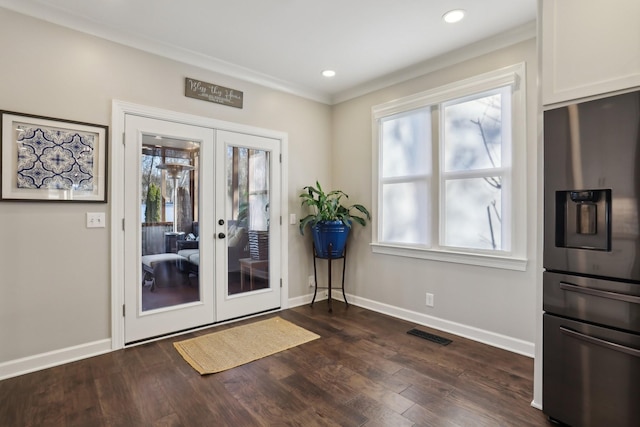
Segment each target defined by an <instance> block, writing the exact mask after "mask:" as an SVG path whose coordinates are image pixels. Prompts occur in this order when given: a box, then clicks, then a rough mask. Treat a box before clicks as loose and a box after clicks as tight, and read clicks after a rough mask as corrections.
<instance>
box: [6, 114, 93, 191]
mask: <svg viewBox="0 0 640 427" xmlns="http://www.w3.org/2000/svg"><path fill="white" fill-rule="evenodd" d="M17 130H18V136H17V142H18V166H17V174H18V176H17V178H18V188H33V189H47V188H49V189H56V190H75V191H93V186H94V182H93V150H94V144H95V142H94V141H95V137H96V136H95V134H93V133H90V132H78V131H72V130H64V129H58V128H48V127H42V126H30V125H27V124H21V125H19V126H18V127H17Z"/></svg>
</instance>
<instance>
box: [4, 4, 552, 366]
mask: <svg viewBox="0 0 640 427" xmlns="http://www.w3.org/2000/svg"><path fill="white" fill-rule="evenodd" d="M0 51H1V52H2V55H0V70H2V77H3V78H2V79H1V80H0V109H5V110H11V111H18V112H23V113H30V114H39V115H43V116H50V117H58V118H63V119H69V120H77V121H85V122H89V123H99V124H106V125H110V124H111V110H110V109H111V101H112V100H113V99H119V100H123V101H130V102H133V103H137V104H142V105H149V106H153V107H158V108H163V109H168V110H174V111H179V112H184V113H189V114H195V115H200V116H206V117H212V118H216V119H219V120H226V121H230V122H236V123H243V124H248V125H252V126H258V127H263V128H268V129H274V130H278V131H284V132H287V133H288V135H289V161H288V168H289V182H288V186H289V194H288V195H287V197H288V200H289V211H290V212H292V213H297V214H298V215H300V214H302V210H301V208H300V204H299V199H298V194H299V192H300V190H301V189H302V187H303V186H305V185H309V184H312V183H314V182H315V181H316V179H318V180H320V182H321V183H323V184H324V185H325V186H326V187H333V188H341V189H343V190H345V191H346V192H347V193H348V194H350V196H351V199H352V201H355V202H360V203H363V204H365V205H367V206H369V207H371V193H372V183H371V150H372V141H371V107H372V106H373V105H377V104H380V103H382V102H386V101H389V100H392V99H395V98H399V97H402V96H406V95H409V94H412V93H415V92H419V91H424V90H427V89H430V88H433V87H437V86H440V85H443V84H446V83H450V82H453V81H456V80H459V79H463V78H466V77H470V76H473V75H475V74H478V73H482V72H486V71H491V70H494V69H496V68H499V67H502V66H506V65H511V64H514V63H518V62H522V61H526V63H527V74H528V82H527V98H528V101H527V102H528V116H527V117H528V119H527V122H528V138H527V158H528V165H527V166H528V175H527V176H528V180H527V209H528V211H529V212H530V213H531V214H530V215H529V225H528V228H527V236H528V240H527V241H528V256H529V264H528V268H527V271H526V272H515V271H506V270H497V269H490V268H483V267H473V266H464V265H460V264H449V263H439V262H434V261H426V260H416V259H405V258H400V257H392V256H386V255H378V254H376V255H374V254H372V253H371V250H370V248H369V247H368V243H369V242H370V235H371V234H370V233H371V228H370V227H367V228H361V227H359V226H356V228H355V232H354V235H355V237H354V240H353V241H352V243H350V247H349V260H348V271H347V278H348V279H347V280H348V283H347V291H348V292H349V293H350V294H354V295H355V296H356V297H357V298H358V299H359V300H360V301H369V302H370V301H374V302H377V303H380V304H387V305H388V306H393V307H395V308H397V309H399V310H403V311H405V312H411V313H418V314H424V315H426V316H433V317H432V319H437V320H439V321H441V323H443V324H451V325H452V324H460V325H462V326H463V327H465V328H467V330H471V328H477V329H478V330H482V331H484V332H487V333H488V334H493V335H496V336H505V337H507V338H508V339H509V340H514V341H522V342H524V343H525V344H527V345H532V344H531V343H533V342H534V341H535V330H536V325H535V319H536V315H535V311H536V306H535V301H536V283H537V274H538V270H539V269H540V263H539V261H538V259H537V248H536V242H537V240H538V238H537V233H538V230H537V226H536V216H537V212H538V210H539V209H541V206H539V201H538V198H537V196H536V194H537V189H536V179H537V178H536V177H537V169H538V167H537V159H538V157H537V147H536V141H537V140H536V105H537V104H536V103H537V99H536V90H535V87H536V69H537V65H536V54H535V52H536V49H535V42H534V41H533V40H531V41H527V42H523V43H520V44H517V45H514V46H512V47H509V48H505V49H502V50H500V51H497V52H495V53H491V54H488V55H484V56H482V57H479V58H477V59H473V60H469V61H467V62H464V63H462V64H459V65H455V66H449V67H447V68H444V69H442V70H440V71H436V72H433V73H430V74H428V75H425V76H422V77H419V78H416V79H413V80H411V81H408V82H405V83H402V84H397V85H394V86H392V87H389V88H386V89H383V90H379V91H377V92H374V93H371V94H369V95H366V96H362V97H359V98H356V99H353V100H351V101H347V102H344V103H341V104H339V105H337V106H334V107H333V108H332V107H329V106H326V105H322V104H319V103H316V102H313V101H309V100H306V99H302V98H299V97H296V96H292V95H288V94H284V93H281V92H277V91H274V90H270V89H266V88H264V87H261V86H257V85H254V84H250V83H246V82H243V81H240V80H237V79H234V78H232V77H228V76H224V75H219V74H215V73H212V72H209V71H205V70H202V69H198V68H196V67H192V66H188V65H184V64H180V63H177V62H175V61H170V60H167V59H163V58H160V57H157V56H154V55H151V54H147V53H144V52H141V51H138V50H134V49H130V48H127V47H124V46H121V45H118V44H115V43H112V42H108V41H105V40H101V39H98V38H95V37H92V36H88V35H85V34H82V33H78V32H74V31H71V30H67V29H64V28H62V27H58V26H55V25H52V24H49V23H46V22H43V21H39V20H35V19H32V18H28V17H25V16H22V15H19V14H15V13H13V12H9V11H7V10H4V9H0ZM187 76H188V77H193V78H196V79H200V80H203V81H208V82H213V83H217V84H220V85H223V86H227V87H231V88H234V89H238V90H241V91H243V92H244V102H245V106H244V108H243V109H241V110H239V109H235V108H229V107H224V106H219V105H216V104H211V103H207V102H203V101H198V100H194V99H191V98H186V97H184V94H183V90H184V89H183V88H184V77H187ZM114 196H117V195H114V194H110V198H113V197H114ZM87 211H92V212H95V211H98V212H106V213H107V214H108V213H109V212H110V204H65V203H17V202H0V343H1V344H0V367H1V366H2V363H3V362H8V361H11V360H14V359H19V358H24V357H28V356H32V355H37V354H40V353H44V352H48V351H53V350H57V349H62V348H66V347H71V346H75V345H83V344H85V343H90V342H94V341H98V340H104V339H108V338H110V336H111V331H110V325H111V319H110V310H111V301H110V277H109V268H110V259H109V253H110V241H109V237H110V230H109V229H108V228H107V229H97V230H96V229H91V230H88V229H86V228H85V227H84V215H85V213H86V212H87ZM108 222H109V221H107V223H108ZM284 222H285V223H286V222H287V221H286V219H285V221H284ZM290 227H291V230H290V233H289V254H288V263H289V282H290V283H289V297H290V298H292V299H295V298H297V297H302V296H304V295H306V294H307V293H308V292H309V288H308V287H307V276H308V275H309V274H312V272H313V268H312V260H311V255H310V246H309V245H310V240H309V236H305V237H304V238H301V237H300V235H299V233H298V231H297V226H290ZM426 292H432V293H434V294H435V302H436V304H435V307H434V308H427V307H426V306H425V305H424V299H425V293H426Z"/></svg>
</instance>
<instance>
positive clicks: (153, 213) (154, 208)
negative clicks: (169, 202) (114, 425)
mask: <svg viewBox="0 0 640 427" xmlns="http://www.w3.org/2000/svg"><path fill="white" fill-rule="evenodd" d="M161 206H162V192H161V191H160V187H158V186H157V185H156V184H154V183H153V182H152V183H150V184H149V188H148V190H147V200H146V210H145V212H144V220H145V222H160V218H161V212H160V208H161Z"/></svg>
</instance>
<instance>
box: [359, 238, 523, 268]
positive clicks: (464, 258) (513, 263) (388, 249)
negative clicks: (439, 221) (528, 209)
mask: <svg viewBox="0 0 640 427" xmlns="http://www.w3.org/2000/svg"><path fill="white" fill-rule="evenodd" d="M371 249H372V251H373V253H376V254H384V255H394V256H403V257H408V258H419V259H428V260H432V261H442V262H451V263H456V264H467V265H478V266H482V267H490V268H500V269H503V270H515V271H526V270H527V259H526V258H516V257H507V256H495V255H486V254H473V253H463V252H453V251H444V250H433V249H418V248H409V247H405V246H393V245H386V244H381V243H372V244H371Z"/></svg>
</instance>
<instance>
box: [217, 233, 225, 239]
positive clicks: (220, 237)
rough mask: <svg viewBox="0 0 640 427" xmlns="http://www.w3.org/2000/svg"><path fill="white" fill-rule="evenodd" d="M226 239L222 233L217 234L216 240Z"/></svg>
mask: <svg viewBox="0 0 640 427" xmlns="http://www.w3.org/2000/svg"><path fill="white" fill-rule="evenodd" d="M225 237H227V236H226V235H225V234H224V233H218V239H224V238H225Z"/></svg>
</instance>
